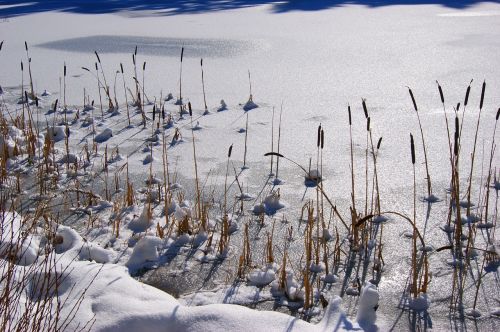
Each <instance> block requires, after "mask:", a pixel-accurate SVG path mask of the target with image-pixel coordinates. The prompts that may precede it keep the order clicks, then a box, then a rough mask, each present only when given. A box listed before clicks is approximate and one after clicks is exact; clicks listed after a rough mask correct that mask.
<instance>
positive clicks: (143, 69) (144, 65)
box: [142, 61, 146, 71]
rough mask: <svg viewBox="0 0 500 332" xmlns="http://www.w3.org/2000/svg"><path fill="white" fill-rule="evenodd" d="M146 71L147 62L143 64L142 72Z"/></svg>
mask: <svg viewBox="0 0 500 332" xmlns="http://www.w3.org/2000/svg"><path fill="white" fill-rule="evenodd" d="M145 70H146V61H144V63H143V64H142V71H145Z"/></svg>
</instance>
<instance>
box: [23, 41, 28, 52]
mask: <svg viewBox="0 0 500 332" xmlns="http://www.w3.org/2000/svg"><path fill="white" fill-rule="evenodd" d="M24 49H25V50H26V52H28V43H27V42H26V41H24Z"/></svg>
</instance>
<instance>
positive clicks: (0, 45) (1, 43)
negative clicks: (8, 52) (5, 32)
mask: <svg viewBox="0 0 500 332" xmlns="http://www.w3.org/2000/svg"><path fill="white" fill-rule="evenodd" d="M2 46H3V40H2V41H1V42H0V51H1V50H2Z"/></svg>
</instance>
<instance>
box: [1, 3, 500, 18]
mask: <svg viewBox="0 0 500 332" xmlns="http://www.w3.org/2000/svg"><path fill="white" fill-rule="evenodd" d="M479 2H481V1H478V0H459V1H448V0H444V1H432V0H388V1H383V0H381V1H376V0H375V1H374V0H371V1H367V0H357V1H356V0H320V1H310V0H288V1H278V0H232V1H226V0H205V1H202V0H171V1H164V0H149V1H143V0H120V1H105V0H44V1H41V0H39V1H35V0H32V1H30V0H0V6H3V8H0V17H15V16H22V15H28V14H35V13H42V12H51V11H57V12H68V13H79V14H107V13H117V12H129V13H130V14H137V15H143V16H144V15H148V16H168V15H178V14H194V13H206V12H216V11H224V10H230V9H238V8H246V7H255V6H259V5H271V10H270V11H271V12H272V13H286V12H290V11H318V10H324V9H329V8H335V7H342V6H346V5H364V6H367V7H371V8H372V7H382V6H391V5H425V4H438V5H442V6H445V7H450V8H458V9H460V8H467V7H470V6H472V5H474V4H476V3H479ZM490 2H496V3H498V1H490Z"/></svg>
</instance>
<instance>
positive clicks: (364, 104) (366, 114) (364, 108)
mask: <svg viewBox="0 0 500 332" xmlns="http://www.w3.org/2000/svg"><path fill="white" fill-rule="evenodd" d="M361 103H362V104H363V112H365V118H366V119H368V109H367V108H366V99H361Z"/></svg>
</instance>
